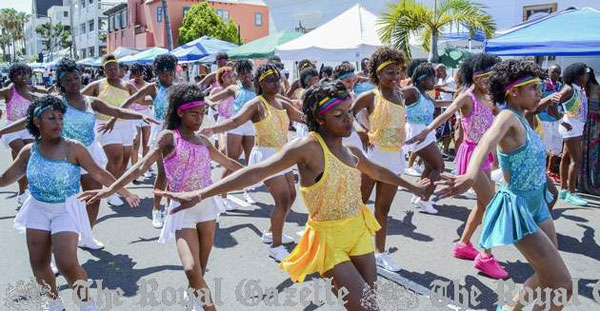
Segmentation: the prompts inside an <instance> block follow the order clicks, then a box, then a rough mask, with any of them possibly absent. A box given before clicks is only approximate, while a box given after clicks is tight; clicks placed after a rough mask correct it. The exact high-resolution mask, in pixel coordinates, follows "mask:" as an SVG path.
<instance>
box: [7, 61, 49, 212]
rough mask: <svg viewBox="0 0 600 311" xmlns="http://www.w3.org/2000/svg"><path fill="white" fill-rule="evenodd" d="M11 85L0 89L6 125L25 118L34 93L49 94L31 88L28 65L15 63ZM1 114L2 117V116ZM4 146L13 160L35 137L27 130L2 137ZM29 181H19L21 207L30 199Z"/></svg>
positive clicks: (12, 67) (11, 73)
mask: <svg viewBox="0 0 600 311" xmlns="http://www.w3.org/2000/svg"><path fill="white" fill-rule="evenodd" d="M8 79H9V80H10V82H11V83H10V84H9V85H8V86H7V87H5V88H3V89H0V98H4V102H5V103H6V121H7V122H6V124H11V123H13V122H15V121H17V120H19V119H21V118H23V117H25V113H26V112H27V108H29V104H31V101H32V100H33V99H34V98H35V95H34V94H33V92H39V93H47V92H46V90H45V89H41V88H38V87H34V86H30V85H29V82H30V79H31V68H29V66H27V65H26V64H22V63H15V64H13V65H11V66H10V68H9V69H8ZM1 115H2V114H1V112H0V116H1ZM2 141H3V142H4V145H6V146H7V147H9V148H10V151H11V155H12V158H13V159H15V158H16V157H17V155H18V154H19V151H21V149H22V148H23V147H24V146H25V145H27V144H28V143H30V142H32V141H33V136H31V134H29V132H28V131H27V130H26V129H23V130H20V131H18V132H14V133H10V134H7V135H4V136H3V137H2ZM28 193H29V191H28V190H27V179H26V178H22V179H21V180H19V192H18V193H17V204H18V205H19V206H20V205H22V204H23V202H25V199H27V197H28Z"/></svg>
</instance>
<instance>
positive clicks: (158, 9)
mask: <svg viewBox="0 0 600 311" xmlns="http://www.w3.org/2000/svg"><path fill="white" fill-rule="evenodd" d="M162 12H163V10H162V6H159V7H156V21H157V22H159V23H160V22H162V18H163V16H162V15H163V14H162Z"/></svg>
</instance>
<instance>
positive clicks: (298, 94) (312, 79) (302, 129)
mask: <svg viewBox="0 0 600 311" xmlns="http://www.w3.org/2000/svg"><path fill="white" fill-rule="evenodd" d="M317 83H319V73H318V72H317V70H316V69H315V68H312V67H308V68H306V69H303V70H302V71H301V72H300V88H298V89H296V91H295V92H294V96H293V97H292V98H291V99H292V100H296V103H298V106H299V107H296V108H298V109H299V110H301V109H302V104H301V103H302V96H303V95H304V91H305V90H306V89H308V88H309V87H311V86H313V85H315V84H317ZM293 124H294V128H295V129H296V137H304V136H306V135H308V127H307V126H306V124H304V123H302V122H294V123H293Z"/></svg>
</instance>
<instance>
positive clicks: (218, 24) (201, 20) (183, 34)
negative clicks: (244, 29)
mask: <svg viewBox="0 0 600 311" xmlns="http://www.w3.org/2000/svg"><path fill="white" fill-rule="evenodd" d="M202 36H210V37H212V38H216V39H221V40H224V41H229V42H233V43H237V42H238V31H237V26H236V25H235V23H234V22H233V20H232V19H229V22H227V23H225V22H224V21H223V19H221V17H220V16H219V15H217V11H216V10H215V9H213V8H212V7H211V6H210V5H209V4H208V3H206V2H201V3H199V4H196V5H194V6H192V7H191V8H190V10H189V11H187V13H186V14H185V17H184V18H183V22H182V23H181V27H179V44H185V43H187V42H190V41H193V40H196V39H198V38H200V37H202Z"/></svg>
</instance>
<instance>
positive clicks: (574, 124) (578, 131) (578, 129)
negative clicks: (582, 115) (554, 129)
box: [558, 115, 585, 138]
mask: <svg viewBox="0 0 600 311" xmlns="http://www.w3.org/2000/svg"><path fill="white" fill-rule="evenodd" d="M562 121H563V122H566V123H569V125H571V130H570V131H567V129H566V128H565V127H564V126H562V125H560V123H559V125H558V133H559V134H560V136H562V138H573V137H580V136H583V128H584V126H585V122H582V121H581V120H580V119H578V118H569V117H568V116H567V115H564V116H563V118H562Z"/></svg>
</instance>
